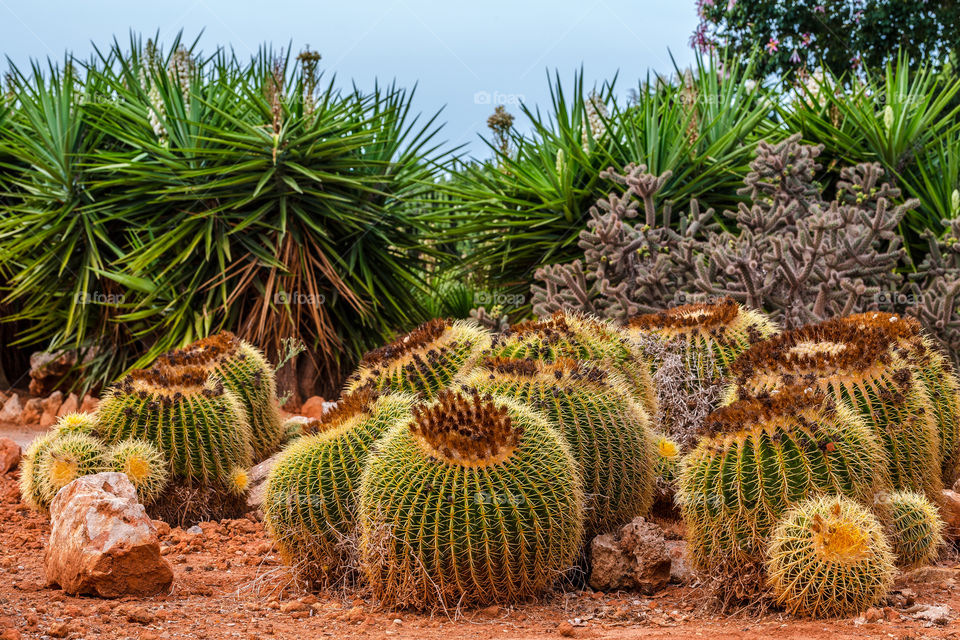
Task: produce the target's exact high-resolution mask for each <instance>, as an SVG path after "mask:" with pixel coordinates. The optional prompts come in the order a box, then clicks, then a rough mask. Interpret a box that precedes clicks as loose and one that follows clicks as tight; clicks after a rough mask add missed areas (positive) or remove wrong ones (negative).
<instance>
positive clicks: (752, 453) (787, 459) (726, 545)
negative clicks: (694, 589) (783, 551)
mask: <svg viewBox="0 0 960 640" xmlns="http://www.w3.org/2000/svg"><path fill="white" fill-rule="evenodd" d="M884 459H885V458H884V452H883V449H882V447H881V445H880V444H879V442H878V441H877V440H876V438H875V437H874V435H873V434H872V433H871V431H870V429H869V428H868V427H867V426H866V425H865V424H864V423H863V422H862V421H861V420H860V418H859V417H858V416H857V414H856V413H855V412H854V411H852V410H851V409H850V408H849V407H847V406H845V405H844V404H842V403H839V402H836V401H835V400H834V399H833V398H831V397H829V396H827V395H826V394H824V393H823V392H820V391H815V390H812V389H806V388H802V387H798V386H794V387H786V388H783V389H781V390H779V391H778V392H777V393H774V394H772V395H769V396H766V397H761V398H748V399H744V400H739V401H737V402H734V403H733V404H731V405H729V406H726V407H723V408H721V409H718V410H717V411H715V412H714V413H712V414H710V416H708V417H707V420H706V423H705V433H704V435H703V438H702V439H701V441H700V444H699V445H698V446H697V447H696V448H695V449H694V450H693V451H691V452H690V453H688V454H687V455H686V456H685V459H684V464H683V469H682V471H681V476H680V481H679V490H678V498H679V500H678V502H679V503H680V506H681V510H682V512H683V516H684V521H685V522H686V524H687V539H688V543H689V545H690V555H691V557H692V559H693V563H694V565H695V566H697V567H698V568H699V569H712V568H716V567H721V568H722V567H725V566H730V567H737V566H740V565H744V566H746V565H749V564H750V563H759V562H760V561H762V559H763V550H764V545H765V543H766V539H767V537H768V535H769V533H770V531H771V529H772V528H773V527H774V525H775V524H776V522H777V520H778V519H779V518H780V516H781V515H782V514H783V512H784V511H786V510H787V509H788V508H790V507H791V506H794V505H795V504H797V503H798V502H800V501H801V500H804V499H806V498H808V497H811V496H816V495H823V494H843V495H846V496H848V497H850V498H852V499H854V500H857V501H860V502H863V503H865V504H870V505H874V504H876V503H877V497H878V495H879V493H880V492H881V491H885V490H886V489H887V488H888V484H887V481H886V478H885V477H884V474H883V468H884V466H883V462H884Z"/></svg>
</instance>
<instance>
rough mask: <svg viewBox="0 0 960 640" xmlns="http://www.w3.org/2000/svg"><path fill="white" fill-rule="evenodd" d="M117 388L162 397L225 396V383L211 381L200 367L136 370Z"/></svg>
mask: <svg viewBox="0 0 960 640" xmlns="http://www.w3.org/2000/svg"><path fill="white" fill-rule="evenodd" d="M208 383H212V384H208ZM117 386H118V388H119V389H120V390H121V391H122V392H124V393H131V392H138V393H140V394H141V395H143V394H147V393H153V394H157V395H159V396H162V397H168V396H175V395H178V394H180V395H182V394H184V393H195V392H198V391H202V392H204V393H205V394H208V395H209V394H213V395H221V394H223V383H222V382H220V381H219V380H216V379H214V380H211V377H210V372H209V371H207V370H206V369H204V368H203V367H199V366H184V367H178V368H176V369H173V368H170V367H166V366H162V365H158V366H153V367H150V368H149V369H134V370H133V371H131V372H130V373H129V374H127V377H125V378H124V379H123V380H121V381H120V382H119V383H118V385H117Z"/></svg>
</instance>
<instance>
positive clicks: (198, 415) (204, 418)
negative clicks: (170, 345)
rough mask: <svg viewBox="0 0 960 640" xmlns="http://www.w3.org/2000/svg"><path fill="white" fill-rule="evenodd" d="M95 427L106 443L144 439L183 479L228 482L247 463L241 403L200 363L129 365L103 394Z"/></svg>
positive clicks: (211, 483)
mask: <svg viewBox="0 0 960 640" xmlns="http://www.w3.org/2000/svg"><path fill="white" fill-rule="evenodd" d="M97 430H98V432H99V433H100V434H101V435H102V436H103V438H104V439H105V440H106V441H107V442H108V443H116V442H120V441H121V440H130V439H136V438H139V439H143V440H145V441H147V442H150V443H152V444H154V445H156V446H157V447H158V448H159V449H160V450H161V451H162V452H163V453H164V456H165V457H166V458H167V462H168V463H169V465H170V469H171V471H172V474H173V476H175V477H176V478H179V479H181V480H184V481H186V482H187V483H188V484H194V483H195V484H200V485H208V486H219V487H221V488H227V487H228V481H229V478H230V473H231V472H232V471H233V469H234V468H235V467H244V468H246V467H249V466H250V465H251V462H252V456H253V450H252V448H251V445H250V440H251V434H250V425H249V423H248V422H247V413H246V411H245V410H244V407H243V403H242V402H241V401H240V399H239V398H238V397H237V396H236V394H234V393H233V392H232V391H230V390H229V389H226V388H225V386H224V384H223V381H222V380H220V379H219V378H218V377H217V376H216V375H214V374H211V373H210V372H208V371H207V370H206V369H204V368H201V367H190V366H183V367H178V368H176V369H171V368H168V367H155V368H152V369H138V370H134V371H131V372H130V373H129V374H128V375H127V376H126V377H125V378H123V379H122V380H120V381H119V382H118V383H117V384H115V385H114V386H113V387H112V388H111V389H110V390H108V391H107V393H106V394H104V396H103V398H102V400H101V401H100V405H99V408H98V410H97Z"/></svg>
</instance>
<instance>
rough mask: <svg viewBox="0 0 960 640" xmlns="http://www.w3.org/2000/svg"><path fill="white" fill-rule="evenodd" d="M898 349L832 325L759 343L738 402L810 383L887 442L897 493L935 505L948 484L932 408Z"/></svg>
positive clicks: (736, 371)
mask: <svg viewBox="0 0 960 640" xmlns="http://www.w3.org/2000/svg"><path fill="white" fill-rule="evenodd" d="M895 347H896V341H895V340H894V338H893V337H892V336H890V335H889V334H888V333H885V332H883V331H879V330H876V329H869V328H865V327H864V328H861V327H857V326H854V325H852V324H849V323H845V322H843V321H839V320H830V321H827V322H823V323H821V324H818V325H808V326H805V327H801V328H800V329H795V330H793V331H787V332H786V333H783V334H780V335H779V336H775V337H773V338H770V339H769V340H765V341H763V342H759V343H757V344H755V345H754V346H753V347H751V348H750V349H748V350H747V351H745V352H744V353H743V354H741V355H740V357H739V358H737V360H736V361H735V362H734V364H733V366H732V367H731V374H732V376H733V377H734V379H735V381H736V384H737V393H738V395H739V397H749V396H751V395H763V394H764V393H768V392H770V391H772V390H775V389H777V388H779V387H782V386H786V385H792V384H803V385H804V386H812V387H815V388H818V389H820V390H822V391H824V392H825V393H827V394H828V395H830V396H832V397H833V398H835V399H836V400H837V401H838V402H842V403H845V404H847V405H848V406H849V407H851V408H852V409H854V410H855V411H856V412H857V413H859V414H860V416H861V418H863V421H864V422H865V423H866V424H867V426H869V427H870V428H871V429H872V430H873V432H874V435H875V436H876V437H877V439H878V440H879V441H880V442H881V443H882V444H883V447H884V449H885V450H886V454H887V470H888V472H889V476H890V481H891V483H892V485H893V488H894V489H899V490H905V491H918V492H922V493H924V494H926V495H927V496H928V497H930V498H931V499H934V498H935V497H936V495H937V494H939V492H940V489H941V487H942V481H941V474H940V460H939V448H938V436H937V427H936V422H935V416H934V412H933V408H932V407H931V405H930V399H929V397H928V395H927V392H926V389H925V388H924V387H923V385H922V384H920V383H919V382H918V380H917V375H916V373H915V371H914V368H913V367H912V366H911V365H910V363H909V362H908V361H906V360H904V359H903V358H902V357H901V356H899V355H898V354H897V353H896V349H895Z"/></svg>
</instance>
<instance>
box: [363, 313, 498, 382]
mask: <svg viewBox="0 0 960 640" xmlns="http://www.w3.org/2000/svg"><path fill="white" fill-rule="evenodd" d="M490 341H491V336H490V333H489V332H488V331H487V330H486V329H483V328H482V327H480V326H479V325H477V324H476V323H474V322H472V321H466V320H456V321H450V320H442V319H436V320H431V321H430V322H427V323H425V324H423V325H421V326H420V327H418V328H417V329H415V330H414V331H411V332H410V333H408V334H406V335H404V336H403V337H401V338H399V339H397V340H395V341H394V342H392V343H391V344H388V345H386V346H385V347H380V348H379V349H376V350H374V351H371V352H369V353H368V354H366V355H365V356H364V357H363V359H362V360H361V362H360V366H359V368H358V369H357V371H356V372H355V373H354V374H353V375H352V376H350V378H349V379H348V380H347V386H346V392H347V393H350V392H353V391H356V390H358V389H360V388H361V387H364V386H368V385H369V386H371V387H372V388H373V389H374V390H376V391H386V392H391V391H392V392H398V393H420V394H423V395H424V396H425V397H432V396H433V395H434V394H436V393H437V392H438V391H440V390H442V389H446V388H447V387H448V386H449V385H450V384H451V383H452V382H453V380H454V379H455V378H456V377H457V376H459V375H461V374H463V373H464V372H465V371H467V370H468V369H469V368H470V367H472V366H473V364H474V362H475V361H476V359H477V358H478V357H479V356H480V355H481V354H482V353H483V351H484V350H485V349H487V348H488V347H489V346H490Z"/></svg>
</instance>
